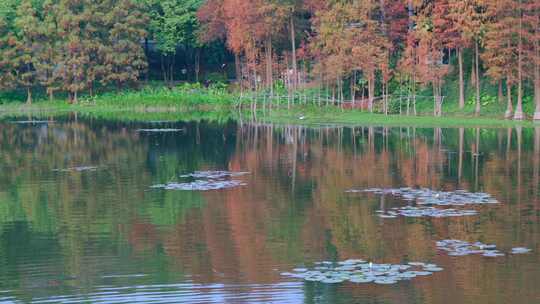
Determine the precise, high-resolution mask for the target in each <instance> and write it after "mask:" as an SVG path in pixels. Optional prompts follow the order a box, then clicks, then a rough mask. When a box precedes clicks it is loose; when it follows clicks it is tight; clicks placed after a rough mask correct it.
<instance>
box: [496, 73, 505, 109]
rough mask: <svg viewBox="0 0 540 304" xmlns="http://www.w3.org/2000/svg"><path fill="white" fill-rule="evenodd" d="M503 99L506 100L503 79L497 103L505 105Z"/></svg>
mask: <svg viewBox="0 0 540 304" xmlns="http://www.w3.org/2000/svg"><path fill="white" fill-rule="evenodd" d="M503 99H504V94H503V81H502V79H499V90H498V94H497V102H498V103H499V104H502V103H503Z"/></svg>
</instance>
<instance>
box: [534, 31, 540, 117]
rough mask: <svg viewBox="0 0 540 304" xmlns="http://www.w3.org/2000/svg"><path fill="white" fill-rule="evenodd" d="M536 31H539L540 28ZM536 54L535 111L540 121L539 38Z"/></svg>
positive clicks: (536, 43) (536, 44) (535, 115)
mask: <svg viewBox="0 0 540 304" xmlns="http://www.w3.org/2000/svg"><path fill="white" fill-rule="evenodd" d="M536 31H537V33H538V31H539V29H537V30H536ZM537 37H538V36H537ZM535 54H536V64H535V65H534V100H535V101H536V110H535V111H534V120H535V121H540V41H538V39H537V40H536V42H535Z"/></svg>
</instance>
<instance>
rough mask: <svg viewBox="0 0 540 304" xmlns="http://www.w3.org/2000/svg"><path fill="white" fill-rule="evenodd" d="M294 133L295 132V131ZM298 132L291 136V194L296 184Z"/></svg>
mask: <svg viewBox="0 0 540 304" xmlns="http://www.w3.org/2000/svg"><path fill="white" fill-rule="evenodd" d="M295 133H296V132H295ZM297 135H298V134H294V136H293V168H292V194H293V195H294V189H295V186H296V154H297V153H298V137H297Z"/></svg>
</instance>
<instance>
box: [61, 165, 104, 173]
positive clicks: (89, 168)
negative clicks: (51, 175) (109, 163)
mask: <svg viewBox="0 0 540 304" xmlns="http://www.w3.org/2000/svg"><path fill="white" fill-rule="evenodd" d="M97 169H98V167H95V166H79V167H71V168H66V169H53V171H56V172H83V171H96V170H97Z"/></svg>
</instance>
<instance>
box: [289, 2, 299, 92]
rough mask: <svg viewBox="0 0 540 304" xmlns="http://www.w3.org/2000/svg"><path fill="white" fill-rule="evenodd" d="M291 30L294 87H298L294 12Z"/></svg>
mask: <svg viewBox="0 0 540 304" xmlns="http://www.w3.org/2000/svg"><path fill="white" fill-rule="evenodd" d="M290 30H291V48H292V69H293V88H294V89H296V85H297V83H298V68H297V62H296V33H295V28H294V13H293V14H291V20H290Z"/></svg>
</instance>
